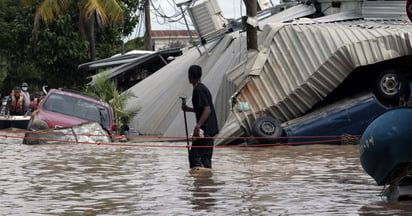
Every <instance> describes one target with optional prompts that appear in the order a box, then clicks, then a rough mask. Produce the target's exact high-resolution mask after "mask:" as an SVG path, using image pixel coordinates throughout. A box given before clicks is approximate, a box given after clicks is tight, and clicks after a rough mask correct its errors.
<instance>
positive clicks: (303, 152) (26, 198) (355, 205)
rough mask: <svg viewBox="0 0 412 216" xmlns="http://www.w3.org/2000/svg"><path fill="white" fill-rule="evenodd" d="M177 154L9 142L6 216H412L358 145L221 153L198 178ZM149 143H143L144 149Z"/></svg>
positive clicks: (2, 183) (409, 205)
mask: <svg viewBox="0 0 412 216" xmlns="http://www.w3.org/2000/svg"><path fill="white" fill-rule="evenodd" d="M144 144H147V145H155V146H156V145H169V147H146V146H106V145H87V144H60V145H59V144H54V145H37V146H28V145H22V144H0V152H1V154H0V164H1V169H0V193H1V196H0V214H1V215H411V214H412V202H411V201H402V202H396V203H388V202H387V201H386V200H385V199H384V198H382V197H380V193H381V191H382V188H383V187H381V186H377V185H376V183H375V182H374V181H373V179H372V178H371V177H370V176H369V175H367V174H366V173H365V172H364V170H363V169H362V167H361V165H360V162H359V157H358V149H357V146H355V145H343V146H338V145H306V146H273V147H231V148H227V147H226V148H215V153H214V158H213V169H212V170H211V171H201V172H194V173H191V172H189V170H188V161H187V150H186V149H185V148H177V147H170V145H176V146H184V145H185V143H184V142H182V143H179V142H178V143H160V144H159V143H144ZM139 145H140V144H139Z"/></svg>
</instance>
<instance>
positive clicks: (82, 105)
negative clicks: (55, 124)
mask: <svg viewBox="0 0 412 216" xmlns="http://www.w3.org/2000/svg"><path fill="white" fill-rule="evenodd" d="M43 108H44V109H45V110H48V111H52V112H57V113H61V114H65V115H69V116H74V117H77V118H81V119H84V120H89V121H97V122H102V125H103V126H104V127H106V128H108V127H109V125H110V122H109V121H110V119H109V110H108V109H107V108H106V107H104V106H101V105H100V104H97V103H93V102H91V101H87V100H84V99H82V98H77V97H72V96H69V95H62V94H51V95H50V96H49V97H48V98H47V100H46V101H45V102H44V106H43Z"/></svg>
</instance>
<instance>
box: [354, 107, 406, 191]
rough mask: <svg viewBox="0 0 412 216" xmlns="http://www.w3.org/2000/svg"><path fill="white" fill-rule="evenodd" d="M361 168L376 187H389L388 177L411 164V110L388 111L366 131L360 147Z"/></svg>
mask: <svg viewBox="0 0 412 216" xmlns="http://www.w3.org/2000/svg"><path fill="white" fill-rule="evenodd" d="M359 152H360V161H361V164H362V167H363V169H364V170H365V171H366V172H367V173H368V174H369V175H370V176H371V177H372V178H373V179H375V181H376V183H377V184H378V185H385V184H388V183H389V182H388V181H390V180H391V176H390V175H391V174H392V173H393V172H394V170H396V169H397V168H400V167H401V166H402V165H404V164H406V163H408V162H412V109H411V108H408V107H402V108H396V109H392V110H388V111H386V112H385V113H383V114H381V115H380V116H378V117H377V118H376V119H375V120H374V121H372V123H370V124H369V126H368V127H367V128H366V130H365V132H364V133H363V135H362V138H361V141H360V145H359Z"/></svg>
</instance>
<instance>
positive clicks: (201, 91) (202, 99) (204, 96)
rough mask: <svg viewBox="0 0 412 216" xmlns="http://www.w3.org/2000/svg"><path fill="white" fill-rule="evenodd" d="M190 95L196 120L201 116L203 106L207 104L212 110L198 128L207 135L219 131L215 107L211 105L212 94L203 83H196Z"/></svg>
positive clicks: (212, 134)
mask: <svg viewBox="0 0 412 216" xmlns="http://www.w3.org/2000/svg"><path fill="white" fill-rule="evenodd" d="M192 96H193V97H192V104H193V108H194V109H195V113H196V121H199V119H200V117H201V116H202V112H203V108H204V107H207V106H209V107H210V109H211V111H212V112H211V113H210V115H209V118H207V120H206V121H205V122H204V123H203V125H202V126H201V127H200V128H201V129H202V130H203V131H204V133H205V134H206V135H208V136H214V135H216V134H217V133H218V132H219V129H218V125H217V118H216V112H215V107H214V106H213V101H212V95H211V94H210V91H209V89H208V88H207V87H206V86H205V85H204V84H203V83H198V84H197V85H196V86H195V88H194V89H193V95H192Z"/></svg>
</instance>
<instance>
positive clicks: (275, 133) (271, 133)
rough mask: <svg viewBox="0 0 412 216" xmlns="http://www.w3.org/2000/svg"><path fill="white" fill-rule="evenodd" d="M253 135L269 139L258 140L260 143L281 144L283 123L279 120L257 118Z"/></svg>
mask: <svg viewBox="0 0 412 216" xmlns="http://www.w3.org/2000/svg"><path fill="white" fill-rule="evenodd" d="M252 135H253V136H255V137H262V138H267V139H258V142H259V143H267V144H269V143H273V142H279V141H280V139H279V137H280V136H281V135H282V128H281V123H280V121H279V120H278V119H275V118H272V117H269V116H261V117H259V118H257V119H256V120H255V121H254V122H253V125H252Z"/></svg>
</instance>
